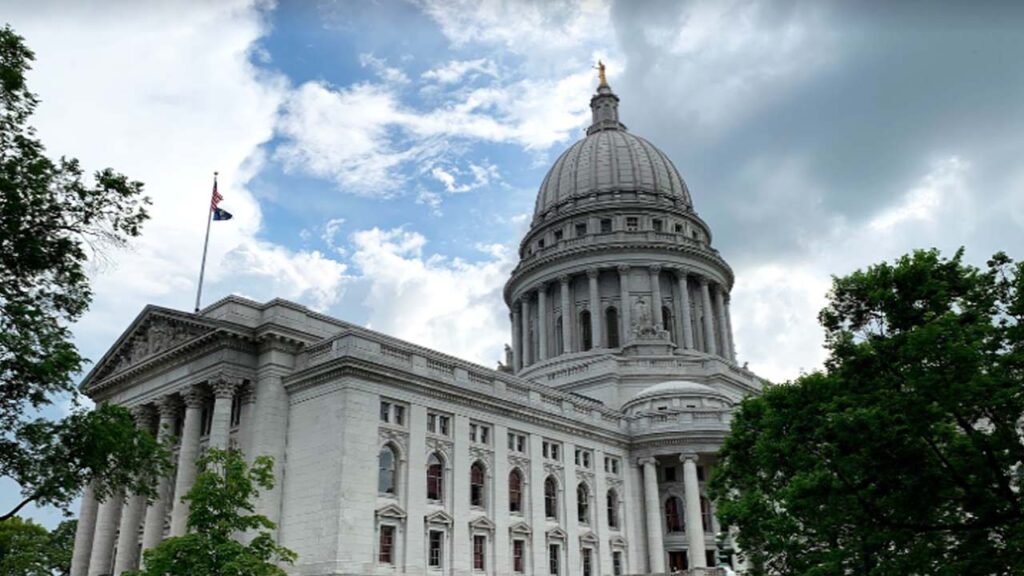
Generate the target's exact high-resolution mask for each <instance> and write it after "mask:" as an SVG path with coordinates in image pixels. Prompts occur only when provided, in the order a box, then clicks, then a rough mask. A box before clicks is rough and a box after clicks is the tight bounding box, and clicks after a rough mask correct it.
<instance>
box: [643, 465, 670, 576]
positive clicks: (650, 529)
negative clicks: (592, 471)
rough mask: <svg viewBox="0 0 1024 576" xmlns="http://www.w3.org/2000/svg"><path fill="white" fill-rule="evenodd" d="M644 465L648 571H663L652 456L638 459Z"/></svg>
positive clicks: (658, 502)
mask: <svg viewBox="0 0 1024 576" xmlns="http://www.w3.org/2000/svg"><path fill="white" fill-rule="evenodd" d="M640 464H641V465H642V466H643V467H644V512H645V513H646V516H647V563H648V567H649V569H650V572H651V573H653V574H661V573H662V572H664V571H665V544H664V542H663V541H662V534H661V524H662V522H661V498H660V497H659V496H658V470H657V469H656V468H655V466H656V465H657V461H656V460H655V459H654V458H645V459H643V460H641V461H640Z"/></svg>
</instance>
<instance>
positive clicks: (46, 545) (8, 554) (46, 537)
mask: <svg viewBox="0 0 1024 576" xmlns="http://www.w3.org/2000/svg"><path fill="white" fill-rule="evenodd" d="M76 525H77V521H75V520H66V521H64V522H61V523H60V525H58V526H57V528H55V529H54V530H53V532H47V531H46V529H45V528H43V527H42V526H39V525H38V524H34V523H33V522H32V521H31V520H22V519H21V518H19V517H17V516H15V517H13V518H10V519H8V520H4V521H0V574H2V575H3V576H53V575H54V574H57V575H66V574H68V573H69V572H70V570H71V551H72V548H73V545H74V544H73V543H74V539H75V527H76Z"/></svg>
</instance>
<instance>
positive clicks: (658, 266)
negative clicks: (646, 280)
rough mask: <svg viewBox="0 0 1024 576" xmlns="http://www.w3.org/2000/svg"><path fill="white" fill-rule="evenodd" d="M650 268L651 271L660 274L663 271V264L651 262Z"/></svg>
mask: <svg viewBox="0 0 1024 576" xmlns="http://www.w3.org/2000/svg"><path fill="white" fill-rule="evenodd" d="M648 269H649V270H650V271H651V274H659V273H661V264H651V265H650V267H649V268H648Z"/></svg>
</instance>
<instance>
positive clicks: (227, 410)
mask: <svg viewBox="0 0 1024 576" xmlns="http://www.w3.org/2000/svg"><path fill="white" fill-rule="evenodd" d="M237 389H238V380H236V379H234V378H231V377H229V376H223V375H222V376H220V377H218V378H217V380H215V381H214V382H213V397H214V401H213V418H212V420H213V421H212V423H211V425H210V448H219V449H221V450H226V449H227V447H228V437H229V436H230V434H231V403H232V400H233V399H234V397H235V390H237Z"/></svg>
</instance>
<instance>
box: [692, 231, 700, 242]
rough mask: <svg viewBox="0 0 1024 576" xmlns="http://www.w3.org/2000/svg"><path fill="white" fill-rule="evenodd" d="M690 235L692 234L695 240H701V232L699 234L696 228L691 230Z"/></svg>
mask: <svg viewBox="0 0 1024 576" xmlns="http://www.w3.org/2000/svg"><path fill="white" fill-rule="evenodd" d="M690 236H691V237H692V238H693V239H694V240H700V234H697V231H696V230H693V231H692V232H690Z"/></svg>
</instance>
